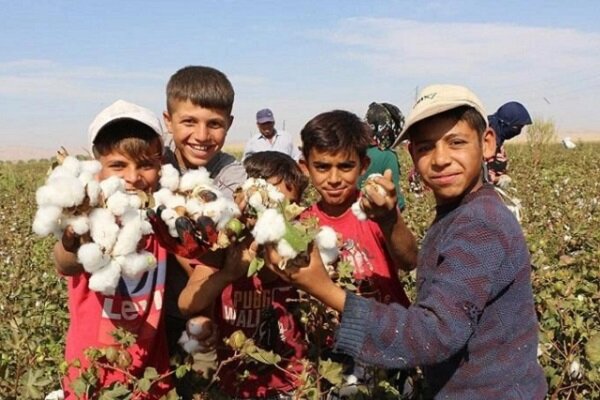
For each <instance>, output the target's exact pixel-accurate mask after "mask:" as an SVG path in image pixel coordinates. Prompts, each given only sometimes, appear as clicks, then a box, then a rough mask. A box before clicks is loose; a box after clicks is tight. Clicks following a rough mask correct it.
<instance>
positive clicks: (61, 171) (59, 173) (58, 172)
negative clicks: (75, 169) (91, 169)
mask: <svg viewBox="0 0 600 400" xmlns="http://www.w3.org/2000/svg"><path fill="white" fill-rule="evenodd" d="M65 176H68V177H75V175H73V174H72V173H71V171H69V170H68V169H66V168H64V167H63V166H62V165H59V166H57V167H56V168H54V169H53V170H52V172H50V175H48V179H47V182H49V181H51V180H52V179H56V178H62V177H65Z"/></svg>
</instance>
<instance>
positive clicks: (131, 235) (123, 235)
mask: <svg viewBox="0 0 600 400" xmlns="http://www.w3.org/2000/svg"><path fill="white" fill-rule="evenodd" d="M141 239H142V222H141V221H140V220H139V219H136V218H131V219H129V220H128V221H126V222H125V223H124V224H123V226H122V227H121V229H120V230H119V233H118V235H117V240H116V242H115V245H114V247H113V248H112V255H113V256H124V255H126V254H129V253H135V251H136V250H137V246H138V243H139V242H140V240H141Z"/></svg>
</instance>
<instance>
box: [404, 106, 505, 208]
mask: <svg viewBox="0 0 600 400" xmlns="http://www.w3.org/2000/svg"><path fill="white" fill-rule="evenodd" d="M412 136H414V138H412V137H411V145H410V152H411V156H412V158H413V162H414V164H415V167H416V169H417V171H418V172H419V174H421V176H422V177H423V180H424V181H425V183H426V184H427V186H429V187H430V188H431V189H432V190H433V193H434V195H435V198H436V202H437V204H438V205H441V204H446V203H450V202H453V201H455V200H457V199H459V198H460V197H462V196H464V195H465V194H467V193H470V192H473V191H475V190H477V189H479V187H481V185H482V184H483V183H482V179H481V174H482V172H481V167H482V162H483V158H484V155H485V156H489V155H490V154H491V153H493V151H494V145H495V144H494V141H495V138H494V134H493V132H491V131H490V130H487V131H486V132H485V133H484V134H483V140H482V139H480V137H479V134H478V133H477V131H476V130H475V129H474V128H472V127H471V126H470V125H469V124H468V123H467V122H466V121H463V120H459V121H458V122H457V121H454V120H453V119H451V118H435V117H432V118H429V119H426V120H424V121H422V122H421V123H420V124H419V126H418V132H414V133H413V135H412Z"/></svg>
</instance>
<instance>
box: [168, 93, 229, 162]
mask: <svg viewBox="0 0 600 400" xmlns="http://www.w3.org/2000/svg"><path fill="white" fill-rule="evenodd" d="M163 117H164V120H165V124H166V126H167V129H168V130H169V132H171V134H172V135H173V141H174V142H175V146H176V147H177V149H178V150H179V152H180V153H181V155H182V157H183V159H184V162H185V163H186V166H187V167H188V168H198V167H204V166H205V165H206V164H208V162H209V161H210V160H211V159H212V158H213V157H214V156H215V154H217V153H218V152H219V150H221V148H222V147H223V144H224V143H225V137H226V136H227V130H228V129H229V127H230V126H231V123H232V121H233V117H232V116H231V115H229V113H227V112H226V111H225V110H219V109H212V108H204V107H201V106H196V105H194V104H193V103H192V102H191V101H189V100H186V101H176V102H173V112H172V113H171V114H169V113H168V112H167V111H165V112H164V113H163Z"/></svg>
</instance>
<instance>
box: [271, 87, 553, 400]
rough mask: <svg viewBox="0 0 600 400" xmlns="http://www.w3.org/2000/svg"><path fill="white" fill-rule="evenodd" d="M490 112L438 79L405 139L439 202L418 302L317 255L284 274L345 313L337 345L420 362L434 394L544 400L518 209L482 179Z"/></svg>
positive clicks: (366, 357) (490, 148) (364, 355)
mask: <svg viewBox="0 0 600 400" xmlns="http://www.w3.org/2000/svg"><path fill="white" fill-rule="evenodd" d="M486 115H487V114H486V112H485V110H484V108H483V106H482V105H481V102H480V101H479V99H478V98H477V96H475V95H474V94H473V93H472V92H471V91H470V90H469V89H467V88H465V87H462V86H455V85H432V86H429V87H427V88H425V89H424V90H423V91H422V92H421V94H420V96H419V98H418V100H417V101H416V103H415V105H414V107H413V109H412V111H411V113H410V115H409V117H408V120H407V123H406V126H405V129H404V131H403V132H402V134H401V135H400V137H399V138H398V140H397V143H399V142H400V141H402V140H404V139H408V140H410V145H409V149H410V154H411V156H412V159H413V162H414V164H415V167H416V170H417V171H418V172H419V173H420V174H421V176H422V177H423V180H424V181H425V183H426V184H427V185H428V186H429V187H430V188H431V189H432V191H433V194H434V196H435V199H436V203H437V208H436V216H435V219H434V221H433V223H432V225H431V227H430V228H429V230H428V231H427V235H426V236H425V238H424V239H423V242H422V248H421V251H420V253H419V260H418V263H417V291H418V292H417V298H416V300H415V302H414V303H412V304H411V305H410V307H408V308H404V307H402V306H399V305H395V304H390V305H384V304H381V303H377V302H375V301H373V300H370V299H365V298H361V297H358V296H356V295H355V294H353V293H350V292H345V291H343V290H342V289H341V288H339V287H337V286H336V285H335V284H333V282H332V281H331V280H330V279H329V277H328V275H327V272H326V271H325V269H324V267H323V263H322V262H321V260H320V258H319V256H318V253H317V252H313V254H312V257H311V261H310V263H309V265H308V266H307V267H306V268H299V269H295V270H285V271H281V272H280V274H281V275H282V276H283V277H284V278H286V279H288V280H290V281H291V282H293V283H294V284H295V285H296V286H298V287H299V288H300V289H302V290H305V291H306V292H308V293H311V294H312V295H313V296H315V297H316V298H317V299H319V300H321V301H323V302H324V303H325V304H327V305H329V306H331V307H333V308H335V309H336V310H338V311H341V312H342V322H341V325H340V328H339V330H338V332H337V335H336V343H335V350H336V351H338V352H342V353H345V354H348V355H350V356H352V357H354V358H355V359H358V360H360V361H362V362H366V363H370V364H374V365H379V366H384V367H388V368H402V369H405V368H412V367H415V366H420V367H421V368H422V370H423V375H424V379H425V387H426V388H425V393H424V394H423V395H424V397H425V398H435V399H438V398H439V399H442V398H443V399H543V398H544V396H545V394H546V391H547V384H546V380H545V378H544V373H543V370H542V368H541V367H540V366H539V364H538V362H537V346H538V321H537V318H536V314H535V309H534V302H533V293H532V289H531V278H530V276H531V264H530V256H529V251H528V248H527V244H526V242H525V239H524V237H523V233H522V231H521V227H520V225H519V223H518V222H517V220H516V219H515V217H514V216H513V215H512V214H511V212H510V211H509V210H508V209H507V208H506V206H505V205H504V203H503V202H502V200H501V199H500V198H499V197H498V195H497V194H496V192H495V191H494V189H493V188H492V187H491V186H490V185H488V184H484V183H483V173H482V165H483V161H484V158H486V157H489V156H490V155H492V154H493V152H494V147H495V137H494V133H493V131H491V130H489V129H488V127H487V123H486ZM379 200H381V201H383V200H382V199H379ZM379 200H377V199H374V201H379ZM271 256H272V258H273V260H272V261H277V260H276V258H277V255H276V254H271ZM272 270H274V271H276V272H278V271H279V270H278V268H272Z"/></svg>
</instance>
